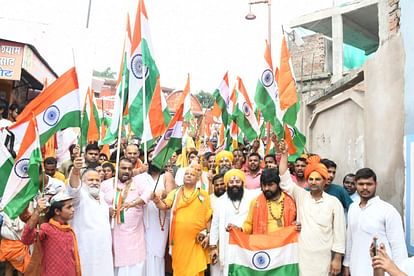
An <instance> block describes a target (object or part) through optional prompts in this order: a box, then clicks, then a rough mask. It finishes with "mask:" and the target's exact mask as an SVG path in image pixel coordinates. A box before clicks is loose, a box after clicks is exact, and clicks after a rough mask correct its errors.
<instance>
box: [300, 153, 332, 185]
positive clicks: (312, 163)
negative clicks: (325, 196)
mask: <svg viewBox="0 0 414 276" xmlns="http://www.w3.org/2000/svg"><path fill="white" fill-rule="evenodd" d="M306 161H307V163H308V165H306V168H305V179H306V180H307V179H308V177H309V175H310V174H311V173H312V172H318V173H319V174H320V175H321V176H322V177H323V178H325V180H326V179H328V169H327V168H326V167H325V165H324V164H322V163H321V162H320V161H321V158H320V157H319V156H318V155H312V156H311V157H309V158H308V159H307V160H306Z"/></svg>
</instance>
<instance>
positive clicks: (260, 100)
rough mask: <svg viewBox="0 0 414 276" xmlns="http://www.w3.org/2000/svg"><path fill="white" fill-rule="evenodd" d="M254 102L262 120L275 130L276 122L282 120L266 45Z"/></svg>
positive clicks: (277, 92) (269, 54) (269, 55)
mask: <svg viewBox="0 0 414 276" xmlns="http://www.w3.org/2000/svg"><path fill="white" fill-rule="evenodd" d="M254 100H255V102H256V105H257V108H258V109H260V111H261V112H262V114H263V118H264V120H265V121H266V122H270V123H271V125H272V126H273V129H276V126H277V123H278V121H279V122H281V121H282V119H283V112H282V110H281V108H280V102H279V91H278V88H277V83H276V81H275V77H274V74H273V65H272V56H271V53H270V47H269V44H268V43H266V50H265V54H264V64H263V69H262V72H261V74H260V78H259V80H258V82H257V86H256V94H255V96H254Z"/></svg>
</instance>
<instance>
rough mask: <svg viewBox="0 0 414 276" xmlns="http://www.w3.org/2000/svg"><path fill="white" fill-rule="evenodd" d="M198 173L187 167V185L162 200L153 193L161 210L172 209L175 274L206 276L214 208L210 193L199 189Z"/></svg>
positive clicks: (173, 265) (171, 246)
mask: <svg viewBox="0 0 414 276" xmlns="http://www.w3.org/2000/svg"><path fill="white" fill-rule="evenodd" d="M196 183H197V172H196V171H195V170H194V169H193V168H187V170H186V171H185V174H184V185H183V186H181V187H179V188H177V189H175V190H173V191H171V192H170V193H169V194H168V196H167V198H166V199H164V200H161V199H160V198H159V197H158V196H157V195H155V194H153V201H154V203H155V205H156V206H157V208H158V209H160V210H167V209H171V210H172V212H171V225H170V253H172V254H171V256H172V267H173V272H174V274H175V275H180V276H187V275H188V276H194V275H204V270H205V269H206V268H207V260H208V259H207V258H208V256H207V252H206V247H207V246H208V236H209V230H210V223H211V214H212V209H211V206H210V197H209V195H208V193H207V192H206V191H204V190H202V189H200V188H197V187H196Z"/></svg>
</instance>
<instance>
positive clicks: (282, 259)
mask: <svg viewBox="0 0 414 276" xmlns="http://www.w3.org/2000/svg"><path fill="white" fill-rule="evenodd" d="M295 228H296V227H295V226H289V227H284V228H282V229H280V230H278V231H277V232H275V233H272V234H267V235H248V234H246V233H243V232H241V231H238V230H234V229H233V230H231V231H230V238H229V247H228V250H229V255H228V256H229V259H228V261H229V275H232V276H237V275H240V276H242V275H243V276H245V275H269V276H270V275H280V276H295V275H299V265H298V235H299V234H298V232H297V231H296V229H295Z"/></svg>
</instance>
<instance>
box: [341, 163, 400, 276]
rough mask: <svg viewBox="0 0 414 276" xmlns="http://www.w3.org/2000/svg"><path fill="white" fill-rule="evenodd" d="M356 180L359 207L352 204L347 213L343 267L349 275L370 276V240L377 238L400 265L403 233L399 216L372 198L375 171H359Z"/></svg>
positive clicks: (387, 206)
mask: <svg viewBox="0 0 414 276" xmlns="http://www.w3.org/2000/svg"><path fill="white" fill-rule="evenodd" d="M355 178H356V182H357V184H356V187H357V191H358V194H359V195H360V197H361V201H360V203H359V204H356V203H353V204H351V206H350V208H349V211H348V229H347V241H346V242H347V244H346V255H345V259H344V262H343V264H344V266H345V267H346V269H345V270H350V273H351V275H373V269H372V266H371V263H372V260H371V256H370V253H369V248H370V246H371V243H372V240H373V238H374V237H377V239H378V245H379V244H381V243H383V244H384V245H385V249H386V251H387V252H388V255H389V256H390V257H391V259H392V260H393V261H394V262H395V263H396V264H397V265H399V264H400V263H401V262H402V261H403V260H404V259H406V258H407V247H406V245H405V240H404V229H403V225H402V221H401V215H400V214H399V213H398V211H397V210H396V209H395V208H394V206H392V205H391V204H389V203H387V202H385V201H383V200H381V199H380V197H379V196H375V191H376V185H377V183H376V175H375V173H374V171H372V170H371V169H369V168H363V169H360V170H358V172H357V173H356V177H355ZM364 185H365V186H366V187H364ZM348 268H349V269H348ZM346 273H348V271H346ZM344 275H345V274H344ZM346 275H348V274H346Z"/></svg>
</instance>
